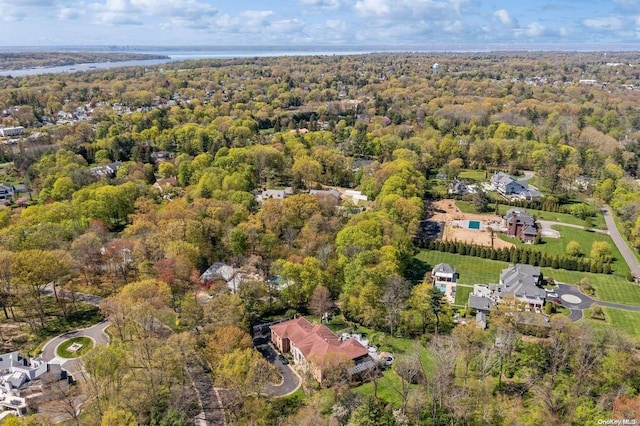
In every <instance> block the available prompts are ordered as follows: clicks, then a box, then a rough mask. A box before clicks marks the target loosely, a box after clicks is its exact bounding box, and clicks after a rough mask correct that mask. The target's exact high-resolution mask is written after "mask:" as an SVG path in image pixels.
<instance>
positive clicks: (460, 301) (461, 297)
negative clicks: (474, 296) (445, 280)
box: [455, 285, 473, 306]
mask: <svg viewBox="0 0 640 426" xmlns="http://www.w3.org/2000/svg"><path fill="white" fill-rule="evenodd" d="M471 292H473V287H466V286H462V285H456V300H455V304H456V305H460V306H465V305H466V304H467V302H468V301H469V295H470V294H471Z"/></svg>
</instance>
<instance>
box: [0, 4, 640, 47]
mask: <svg viewBox="0 0 640 426" xmlns="http://www.w3.org/2000/svg"><path fill="white" fill-rule="evenodd" d="M83 45H86V46H103V45H120V46H122V45H136V46H204V45H206V46H241V45H242V46H277V45H282V46H284V45H292V46H305V45H323V46H345V45H361V46H373V45H377V46H415V47H416V48H418V49H423V50H441V49H447V48H449V49H453V48H456V47H457V48H460V49H464V48H496V49H500V48H508V47H510V46H525V47H526V46H531V47H532V48H535V47H536V46H543V45H552V46H557V47H558V48H562V47H563V46H566V47H576V46H577V47H580V46H588V45H608V46H611V47H613V48H615V47H616V46H623V45H626V46H627V48H629V47H630V48H633V49H635V48H636V47H635V46H638V47H640V0H609V1H603V0H272V1H267V0H231V1H229V0H226V1H223V0H0V47H8V46H83Z"/></svg>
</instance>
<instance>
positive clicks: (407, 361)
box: [393, 348, 424, 414]
mask: <svg viewBox="0 0 640 426" xmlns="http://www.w3.org/2000/svg"><path fill="white" fill-rule="evenodd" d="M419 354H420V351H419V349H418V348H415V350H412V351H411V352H410V353H409V354H408V355H403V356H398V357H397V358H396V359H395V360H394V362H393V370H394V371H395V372H396V374H397V375H398V377H400V384H399V385H396V386H394V387H393V389H394V390H395V391H396V392H397V393H398V394H399V395H400V398H402V406H401V412H402V414H404V413H405V412H406V411H407V403H408V401H409V393H410V391H411V385H414V384H417V383H418V381H419V380H420V379H421V378H423V377H424V369H423V367H422V363H421V362H420V355H419Z"/></svg>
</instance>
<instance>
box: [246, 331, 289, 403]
mask: <svg viewBox="0 0 640 426" xmlns="http://www.w3.org/2000/svg"><path fill="white" fill-rule="evenodd" d="M253 344H254V346H255V347H256V349H257V350H258V352H260V353H261V354H262V356H264V357H265V359H266V360H267V361H269V362H270V363H272V364H273V365H275V366H276V367H277V368H278V370H279V371H280V375H281V376H282V381H281V382H280V383H278V384H269V385H267V386H266V388H265V392H266V394H267V395H269V396H286V395H289V394H291V393H293V392H295V391H296V390H298V388H299V387H300V384H301V380H300V377H298V375H297V374H296V373H295V372H294V371H293V369H292V368H291V367H290V366H289V365H288V364H287V365H284V364H283V363H282V361H281V360H280V358H279V357H278V353H277V352H276V351H275V350H274V349H273V347H272V346H271V345H270V344H269V339H268V337H267V336H266V335H255V336H254V337H253Z"/></svg>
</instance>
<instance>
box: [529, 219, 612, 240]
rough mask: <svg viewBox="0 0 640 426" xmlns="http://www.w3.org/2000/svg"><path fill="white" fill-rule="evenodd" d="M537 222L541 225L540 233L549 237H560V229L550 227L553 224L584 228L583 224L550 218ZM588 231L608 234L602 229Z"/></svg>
mask: <svg viewBox="0 0 640 426" xmlns="http://www.w3.org/2000/svg"><path fill="white" fill-rule="evenodd" d="M538 223H539V224H540V226H541V227H542V235H543V236H545V237H549V238H560V231H558V230H557V229H553V228H552V226H553V225H557V226H567V227H569V228H576V229H585V228H584V226H581V225H574V224H572V223H564V222H554V221H551V220H538ZM589 231H590V232H599V233H600V234H605V235H609V231H605V230H604V229H596V228H590V229H589Z"/></svg>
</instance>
